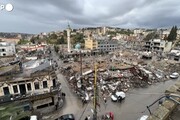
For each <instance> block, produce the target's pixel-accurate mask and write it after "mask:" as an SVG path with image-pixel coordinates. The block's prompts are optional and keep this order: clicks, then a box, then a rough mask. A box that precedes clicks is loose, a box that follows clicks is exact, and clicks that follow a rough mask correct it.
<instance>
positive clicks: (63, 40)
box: [57, 36, 66, 44]
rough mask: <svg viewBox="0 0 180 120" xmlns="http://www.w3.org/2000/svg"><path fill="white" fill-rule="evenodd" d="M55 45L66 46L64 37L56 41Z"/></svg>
mask: <svg viewBox="0 0 180 120" xmlns="http://www.w3.org/2000/svg"><path fill="white" fill-rule="evenodd" d="M57 44H66V41H65V39H64V36H62V37H61V38H59V39H57Z"/></svg>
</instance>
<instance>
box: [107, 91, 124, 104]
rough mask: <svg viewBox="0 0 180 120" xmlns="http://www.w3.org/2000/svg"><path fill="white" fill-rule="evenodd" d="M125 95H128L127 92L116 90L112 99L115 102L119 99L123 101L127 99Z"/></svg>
mask: <svg viewBox="0 0 180 120" xmlns="http://www.w3.org/2000/svg"><path fill="white" fill-rule="evenodd" d="M125 97H126V94H125V93H124V92H122V91H120V92H116V93H115V94H113V95H111V100H112V101H113V102H117V101H120V102H121V101H122V100H124V99H125Z"/></svg>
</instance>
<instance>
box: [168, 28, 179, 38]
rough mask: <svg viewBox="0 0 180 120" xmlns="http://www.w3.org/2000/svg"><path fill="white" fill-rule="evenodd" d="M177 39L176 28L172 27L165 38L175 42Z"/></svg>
mask: <svg viewBox="0 0 180 120" xmlns="http://www.w3.org/2000/svg"><path fill="white" fill-rule="evenodd" d="M176 37H177V26H173V27H172V29H171V31H170V34H169V36H168V38H167V40H168V41H175V40H176Z"/></svg>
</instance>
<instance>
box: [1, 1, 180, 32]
mask: <svg viewBox="0 0 180 120" xmlns="http://www.w3.org/2000/svg"><path fill="white" fill-rule="evenodd" d="M7 3H11V4H12V5H13V6H14V9H13V11H11V12H7V11H6V10H0V32H22V33H40V32H50V31H56V30H63V29H66V27H67V23H68V22H69V23H70V25H71V27H72V28H82V27H93V26H113V27H123V28H137V27H144V28H162V27H163V28H164V27H171V26H173V25H177V26H180V0H0V5H6V4H7Z"/></svg>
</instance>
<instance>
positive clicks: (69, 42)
mask: <svg viewBox="0 0 180 120" xmlns="http://www.w3.org/2000/svg"><path fill="white" fill-rule="evenodd" d="M70 32H71V28H70V25H69V23H68V28H67V43H68V46H67V47H68V52H71V40H70Z"/></svg>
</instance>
